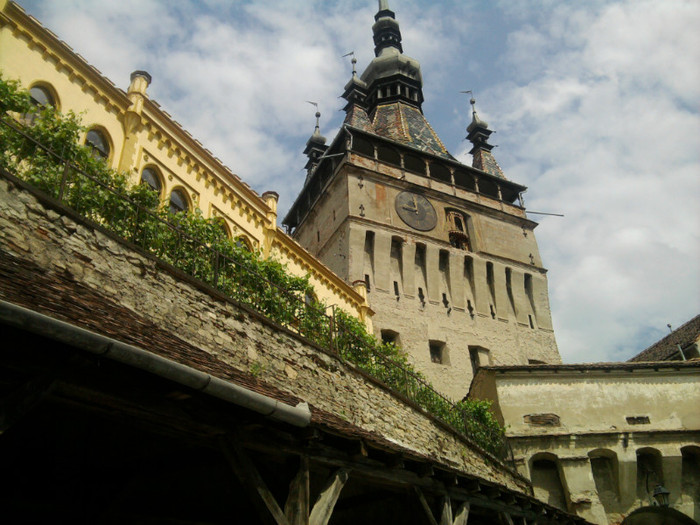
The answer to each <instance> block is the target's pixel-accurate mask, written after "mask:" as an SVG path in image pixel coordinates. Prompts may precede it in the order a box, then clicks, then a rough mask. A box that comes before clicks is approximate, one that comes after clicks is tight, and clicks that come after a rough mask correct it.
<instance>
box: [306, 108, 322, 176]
mask: <svg viewBox="0 0 700 525" xmlns="http://www.w3.org/2000/svg"><path fill="white" fill-rule="evenodd" d="M309 104H312V105H313V106H316V110H317V111H316V127H315V128H314V132H313V134H312V135H311V137H309V140H307V141H306V147H305V148H304V155H306V156H307V157H309V160H308V161H307V162H306V165H305V166H304V168H305V169H306V172H307V177H306V178H307V180H308V178H309V175H311V172H312V171H313V169H314V168H315V167H316V165H317V164H318V162H319V159H320V158H321V156H323V154H324V153H325V152H326V150H327V149H328V146H327V145H326V137H324V136H323V135H321V127H320V119H321V113H320V112H319V111H318V104H316V103H315V102H309Z"/></svg>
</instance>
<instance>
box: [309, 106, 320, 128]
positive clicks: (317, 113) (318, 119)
mask: <svg viewBox="0 0 700 525" xmlns="http://www.w3.org/2000/svg"><path fill="white" fill-rule="evenodd" d="M306 103H307V104H311V105H312V106H314V107H315V108H316V129H318V128H319V127H320V124H319V122H320V118H321V112H320V111H319V110H318V102H312V101H310V100H307V101H306Z"/></svg>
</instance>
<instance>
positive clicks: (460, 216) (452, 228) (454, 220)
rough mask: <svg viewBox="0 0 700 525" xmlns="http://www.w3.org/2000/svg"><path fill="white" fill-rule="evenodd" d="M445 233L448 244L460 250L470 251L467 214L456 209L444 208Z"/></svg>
mask: <svg viewBox="0 0 700 525" xmlns="http://www.w3.org/2000/svg"><path fill="white" fill-rule="evenodd" d="M446 213H447V215H446V224H447V233H448V236H449V239H450V244H451V245H452V246H454V247H455V248H459V249H460V250H467V251H472V243H471V239H470V237H469V226H468V225H469V216H468V215H466V214H464V213H462V212H460V211H457V210H446Z"/></svg>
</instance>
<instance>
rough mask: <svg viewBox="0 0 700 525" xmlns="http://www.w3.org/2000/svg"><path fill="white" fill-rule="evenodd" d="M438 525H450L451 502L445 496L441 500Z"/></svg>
mask: <svg viewBox="0 0 700 525" xmlns="http://www.w3.org/2000/svg"><path fill="white" fill-rule="evenodd" d="M440 525H452V501H451V500H450V497H449V496H445V497H444V498H443V500H442V516H441V517H440Z"/></svg>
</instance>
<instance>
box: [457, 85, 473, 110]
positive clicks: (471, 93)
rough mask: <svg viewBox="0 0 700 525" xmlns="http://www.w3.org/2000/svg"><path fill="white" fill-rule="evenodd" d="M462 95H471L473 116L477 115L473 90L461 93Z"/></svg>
mask: <svg viewBox="0 0 700 525" xmlns="http://www.w3.org/2000/svg"><path fill="white" fill-rule="evenodd" d="M460 93H469V94H470V95H471V98H470V99H469V103H470V104H471V105H472V114H476V99H475V98H474V92H473V91H472V90H471V89H468V90H466V91H460Z"/></svg>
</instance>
